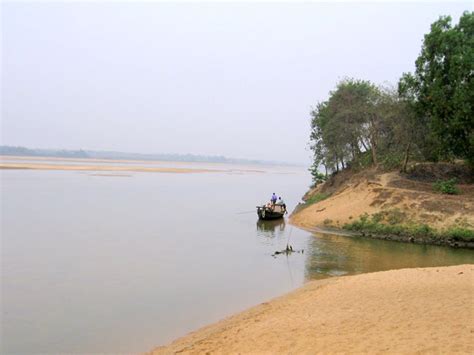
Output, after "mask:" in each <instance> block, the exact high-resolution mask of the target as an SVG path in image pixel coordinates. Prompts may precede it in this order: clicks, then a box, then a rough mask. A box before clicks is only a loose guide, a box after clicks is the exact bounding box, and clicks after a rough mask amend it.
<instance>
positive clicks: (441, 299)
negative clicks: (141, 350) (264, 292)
mask: <svg viewBox="0 0 474 355" xmlns="http://www.w3.org/2000/svg"><path fill="white" fill-rule="evenodd" d="M473 300H474V265H460V266H451V267H443V268H439V267H438V268H426V269H404V270H393V271H385V272H377V273H371V274H363V275H357V276H348V277H339V278H332V279H328V280H323V281H312V282H310V283H308V284H306V285H305V286H304V287H302V288H300V289H299V290H297V291H294V292H292V293H290V294H288V295H285V296H283V297H279V298H277V299H274V300H272V301H270V302H268V303H262V304H261V305H259V306H256V307H254V308H252V309H249V310H247V311H245V312H242V313H240V314H237V315H235V316H232V317H229V318H227V319H225V320H223V321H220V322H218V323H216V324H214V325H211V326H208V327H205V328H202V329H200V330H198V331H196V332H193V333H191V334H189V335H187V336H185V337H183V338H181V339H178V340H176V341H174V342H173V343H171V344H170V345H168V346H165V347H160V348H157V349H155V350H154V351H153V352H152V353H153V354H171V353H178V352H179V353H202V354H205V353H221V354H229V353H335V352H340V353H356V352H369V353H376V352H384V353H418V352H426V353H445V354H447V353H454V352H457V353H466V354H468V353H470V354H472V353H474V337H473V334H474V301H473Z"/></svg>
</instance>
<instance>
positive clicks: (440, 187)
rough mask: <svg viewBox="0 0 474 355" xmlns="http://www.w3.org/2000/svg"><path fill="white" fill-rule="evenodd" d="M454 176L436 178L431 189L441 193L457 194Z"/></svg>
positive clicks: (457, 189)
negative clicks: (447, 178) (450, 177)
mask: <svg viewBox="0 0 474 355" xmlns="http://www.w3.org/2000/svg"><path fill="white" fill-rule="evenodd" d="M456 183H457V180H456V178H453V179H449V180H438V181H437V182H435V183H434V184H433V190H434V191H437V192H440V193H442V194H448V195H459V188H458V187H457V186H456Z"/></svg>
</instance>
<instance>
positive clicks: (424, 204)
mask: <svg viewBox="0 0 474 355" xmlns="http://www.w3.org/2000/svg"><path fill="white" fill-rule="evenodd" d="M458 187H459V193H458V194H455V195H449V194H440V193H437V192H436V191H434V190H433V184H432V183H431V182H426V181H418V180H416V179H413V178H410V176H408V175H403V174H401V173H399V172H396V171H391V172H383V171H382V172H380V171H377V170H376V169H369V170H365V171H360V172H352V171H350V170H347V171H343V172H341V173H339V174H337V175H335V176H333V177H331V178H330V179H329V180H327V181H326V182H324V183H321V184H319V185H318V186H317V187H315V188H312V189H310V190H309V191H308V192H307V193H306V194H305V195H304V197H303V200H304V201H305V202H304V203H302V204H299V205H298V206H297V207H296V208H295V210H294V211H293V213H292V214H291V216H290V223H292V224H293V225H295V226H298V227H299V228H302V229H306V230H309V231H312V232H321V233H324V232H325V230H326V229H327V230H328V231H329V233H333V234H342V235H347V236H354V237H364V238H372V239H380V240H389V241H396V242H404V243H416V244H429V245H438V246H449V247H454V248H468V249H474V186H473V185H472V184H468V183H465V184H459V185H458Z"/></svg>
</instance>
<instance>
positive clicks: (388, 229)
mask: <svg viewBox="0 0 474 355" xmlns="http://www.w3.org/2000/svg"><path fill="white" fill-rule="evenodd" d="M387 220H388V221H390V220H391V221H392V223H391V224H386V223H384V221H385V222H386V221H387ZM404 221H405V216H404V214H403V212H401V211H397V210H392V211H382V212H378V213H375V214H373V215H372V216H369V215H368V214H367V213H365V214H363V215H361V216H360V217H359V220H356V221H354V222H351V223H348V224H345V225H344V226H343V228H344V229H347V230H352V231H357V232H370V233H374V234H380V235H397V236H404V237H418V238H441V239H450V240H454V241H474V230H473V229H469V228H467V227H461V226H452V227H450V228H448V229H445V230H439V231H437V230H435V229H433V228H432V227H430V226H428V225H427V224H417V223H406V222H405V223H404ZM389 223H390V222H389Z"/></svg>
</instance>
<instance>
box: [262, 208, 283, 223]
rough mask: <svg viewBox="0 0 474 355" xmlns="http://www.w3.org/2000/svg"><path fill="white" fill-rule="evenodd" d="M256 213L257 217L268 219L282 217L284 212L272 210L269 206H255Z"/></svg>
mask: <svg viewBox="0 0 474 355" xmlns="http://www.w3.org/2000/svg"><path fill="white" fill-rule="evenodd" d="M257 215H258V218H259V219H261V220H265V221H268V220H272V219H279V218H283V216H284V215H285V212H284V211H272V210H271V209H270V208H267V207H257Z"/></svg>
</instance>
